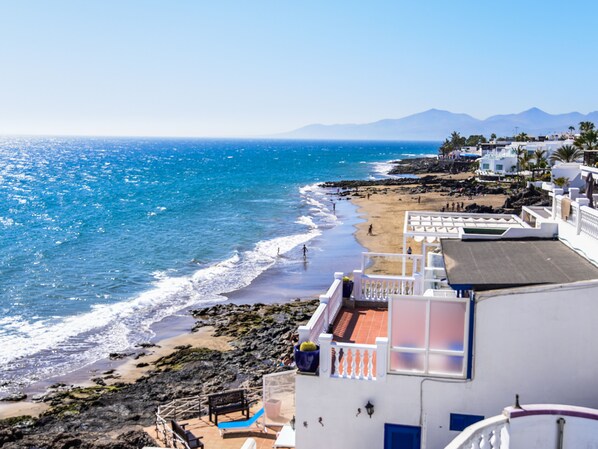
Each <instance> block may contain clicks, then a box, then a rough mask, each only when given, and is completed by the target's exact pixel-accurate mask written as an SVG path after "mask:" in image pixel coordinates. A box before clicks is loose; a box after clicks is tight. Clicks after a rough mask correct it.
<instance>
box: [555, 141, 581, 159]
mask: <svg viewBox="0 0 598 449" xmlns="http://www.w3.org/2000/svg"><path fill="white" fill-rule="evenodd" d="M582 156H583V150H580V149H579V148H576V147H574V146H573V145H563V146H562V147H560V148H559V149H558V150H556V151H555V152H554V153H552V155H551V156H550V162H553V163H554V162H575V161H577V160H578V159H581V157H582Z"/></svg>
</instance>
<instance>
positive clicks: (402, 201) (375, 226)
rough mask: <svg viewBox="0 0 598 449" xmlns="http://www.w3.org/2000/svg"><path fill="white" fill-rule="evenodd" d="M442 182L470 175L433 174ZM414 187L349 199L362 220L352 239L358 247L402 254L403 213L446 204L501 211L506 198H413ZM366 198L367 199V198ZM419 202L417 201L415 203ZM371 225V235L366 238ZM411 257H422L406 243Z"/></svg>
mask: <svg viewBox="0 0 598 449" xmlns="http://www.w3.org/2000/svg"><path fill="white" fill-rule="evenodd" d="M434 176H437V177H439V178H444V179H453V180H459V179H466V178H468V177H471V173H461V174H457V175H446V174H440V173H439V174H434ZM414 187H416V184H413V185H403V186H374V187H363V188H361V189H360V192H361V195H360V196H359V197H357V196H352V197H351V201H352V202H353V203H354V204H355V205H357V207H358V213H359V214H361V216H362V218H363V219H364V220H365V221H364V222H362V223H359V224H358V225H357V226H356V227H357V231H356V233H355V236H356V238H357V240H358V241H359V243H361V245H363V246H364V247H366V248H367V249H368V250H369V251H372V252H386V253H402V252H403V226H404V222H405V212H406V211H409V210H426V211H436V212H439V211H440V210H441V209H442V207H443V206H446V204H447V203H448V204H449V205H451V204H452V203H453V202H457V201H458V202H462V203H464V206H465V207H466V206H468V205H470V204H473V203H477V204H478V205H485V206H493V207H500V206H502V205H503V203H504V202H505V199H506V198H507V195H503V194H500V195H484V196H476V197H473V198H469V197H467V196H459V197H454V196H449V195H448V193H446V192H425V193H418V194H413V193H410V191H411V190H412V189H413V188H414ZM368 194H369V195H368ZM418 198H419V201H418ZM370 225H372V234H371V235H369V234H368V229H369V226H370ZM407 245H408V246H411V248H412V250H413V253H414V254H419V253H421V244H420V243H417V242H414V241H408V242H407Z"/></svg>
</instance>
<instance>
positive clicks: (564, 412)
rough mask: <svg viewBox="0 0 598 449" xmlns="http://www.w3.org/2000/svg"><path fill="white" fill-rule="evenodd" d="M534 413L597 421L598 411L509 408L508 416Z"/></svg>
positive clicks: (514, 416)
mask: <svg viewBox="0 0 598 449" xmlns="http://www.w3.org/2000/svg"><path fill="white" fill-rule="evenodd" d="M535 415H560V416H572V417H574V418H585V419H593V420H594V421H598V413H588V412H577V411H574V410H561V409H543V410H511V411H510V413H509V417H510V418H523V417H525V416H535Z"/></svg>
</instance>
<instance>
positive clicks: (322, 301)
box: [320, 295, 330, 331]
mask: <svg viewBox="0 0 598 449" xmlns="http://www.w3.org/2000/svg"><path fill="white" fill-rule="evenodd" d="M328 301H330V296H328V295H320V304H326V306H327V307H326V308H325V309H324V325H325V328H324V331H327V330H328V326H329V325H330V316H329V314H330V307H328Z"/></svg>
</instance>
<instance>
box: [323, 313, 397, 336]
mask: <svg viewBox="0 0 598 449" xmlns="http://www.w3.org/2000/svg"><path fill="white" fill-rule="evenodd" d="M332 333H333V340H334V341H338V342H342V343H363V344H371V345H373V344H375V343H376V337H386V336H387V335H388V310H387V309H373V308H369V307H356V308H355V309H348V308H345V307H343V308H342V309H341V310H340V312H339V313H338V315H337V317H336V320H335V321H334V326H333V330H332Z"/></svg>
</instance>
